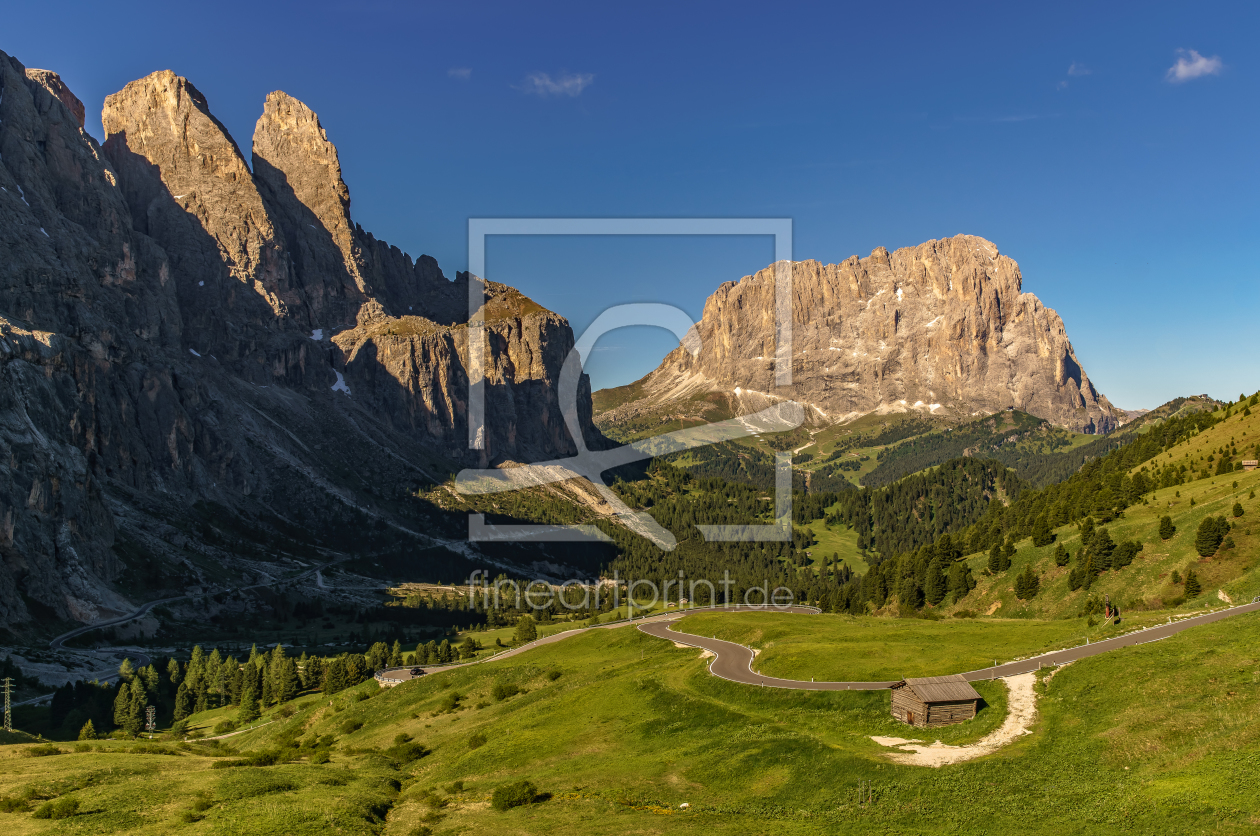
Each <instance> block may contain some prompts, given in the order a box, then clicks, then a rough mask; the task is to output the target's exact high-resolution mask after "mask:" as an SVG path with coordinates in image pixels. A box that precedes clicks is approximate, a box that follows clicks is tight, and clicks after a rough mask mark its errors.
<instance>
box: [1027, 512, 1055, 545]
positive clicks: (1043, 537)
mask: <svg viewBox="0 0 1260 836" xmlns="http://www.w3.org/2000/svg"><path fill="white" fill-rule="evenodd" d="M1054 538H1055V534H1054V532H1053V531H1051V530H1050V521H1049V520H1048V519H1047V518H1046V515H1045V514H1042V515H1041V516H1039V517H1037V522H1036V523H1035V524H1034V525H1033V533H1032V542H1033V545H1034V546H1037V547H1041V546H1048V545H1050V544H1051V543H1053V542H1054Z"/></svg>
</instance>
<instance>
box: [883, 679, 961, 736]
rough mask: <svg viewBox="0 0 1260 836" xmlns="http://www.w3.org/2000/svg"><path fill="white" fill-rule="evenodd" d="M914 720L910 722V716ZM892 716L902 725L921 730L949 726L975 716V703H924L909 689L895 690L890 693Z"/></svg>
mask: <svg viewBox="0 0 1260 836" xmlns="http://www.w3.org/2000/svg"><path fill="white" fill-rule="evenodd" d="M911 714H913V716H914V720H913V722H911V720H910V716H911ZM892 715H893V717H895V718H897V719H898V720H900V721H901V722H903V723H910V724H911V725H914V726H919V727H921V728H933V727H935V726H949V725H952V724H954V723H961V722H963V721H964V720H970V719H972V718H973V717H975V716H976V702H975V700H969V701H967V702H944V703H932V704H928V703H924V702H922V701H920V700H919V699H918V698H917V697H916V696H915V695H914V692H913V691H911V690H910V689H909V688H897V689H896V690H894V691H893V692H892Z"/></svg>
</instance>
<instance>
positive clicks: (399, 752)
mask: <svg viewBox="0 0 1260 836" xmlns="http://www.w3.org/2000/svg"><path fill="white" fill-rule="evenodd" d="M427 754H429V750H428V749H427V748H425V747H424V746H423V745H421V744H419V743H414V742H413V743H400V744H399V745H397V746H391V747H390V748H388V749H386V750H385V755H386V756H387V757H388V758H390V759H391V760H394V761H397V762H398V763H399V764H400V765H405V764H409V763H412V762H413V761H418V760H420V759H421V758H423V757H424V756H425V755H427Z"/></svg>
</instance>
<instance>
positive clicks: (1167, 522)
mask: <svg viewBox="0 0 1260 836" xmlns="http://www.w3.org/2000/svg"><path fill="white" fill-rule="evenodd" d="M1176 533H1177V526H1175V525H1173V521H1172V517H1170V516H1168V515H1167V514H1165V515H1164V516H1162V517H1160V518H1159V539H1161V540H1171V539H1172V536H1173V535H1174V534H1176Z"/></svg>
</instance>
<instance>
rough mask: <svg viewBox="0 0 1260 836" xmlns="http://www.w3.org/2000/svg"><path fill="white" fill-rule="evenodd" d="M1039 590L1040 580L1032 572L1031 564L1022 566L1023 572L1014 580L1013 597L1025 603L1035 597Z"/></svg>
mask: <svg viewBox="0 0 1260 836" xmlns="http://www.w3.org/2000/svg"><path fill="white" fill-rule="evenodd" d="M1040 589H1041V579H1040V578H1039V577H1038V575H1037V573H1036V572H1034V571H1033V568H1032V564H1031V563H1030V564H1028V565H1026V566H1024V571H1022V572H1020V573H1019V576H1018V577H1017V578H1016V579H1015V597H1016V598H1019V599H1020V600H1021V601H1026V600H1028V599H1030V598H1034V597H1036V595H1037V593H1038V592H1039V591H1040Z"/></svg>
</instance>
